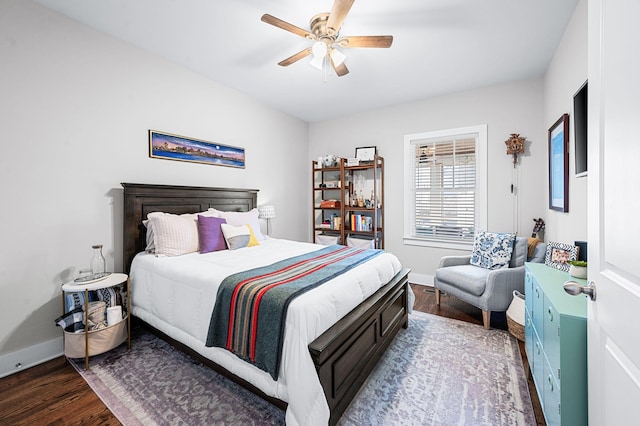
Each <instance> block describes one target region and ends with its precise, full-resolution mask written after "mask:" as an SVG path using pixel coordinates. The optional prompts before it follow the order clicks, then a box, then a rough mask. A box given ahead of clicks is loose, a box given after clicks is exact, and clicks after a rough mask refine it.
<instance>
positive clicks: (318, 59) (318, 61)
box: [309, 56, 325, 71]
mask: <svg viewBox="0 0 640 426" xmlns="http://www.w3.org/2000/svg"><path fill="white" fill-rule="evenodd" d="M324 58H325V57H324V56H314V57H313V59H312V60H311V62H309V65H311V66H312V67H314V68H316V69H318V70H320V71H322V67H323V66H324Z"/></svg>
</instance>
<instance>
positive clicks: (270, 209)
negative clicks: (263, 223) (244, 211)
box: [258, 205, 276, 219]
mask: <svg viewBox="0 0 640 426" xmlns="http://www.w3.org/2000/svg"><path fill="white" fill-rule="evenodd" d="M258 217H259V218H260V219H273V218H274V217H276V208H275V207H274V206H271V205H266V206H260V207H258Z"/></svg>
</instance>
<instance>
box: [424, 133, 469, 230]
mask: <svg viewBox="0 0 640 426" xmlns="http://www.w3.org/2000/svg"><path fill="white" fill-rule="evenodd" d="M413 144H414V161H415V163H414V172H415V176H414V185H415V186H414V188H415V190H414V194H415V200H414V203H415V212H414V214H415V216H414V218H415V222H414V232H415V236H416V237H422V238H428V239H437V240H455V241H461V240H462V241H465V240H469V241H472V240H473V235H474V226H475V220H476V217H475V205H476V200H475V197H476V138H475V137H474V136H472V135H463V136H461V137H457V138H453V139H448V140H447V139H444V140H442V139H440V140H418V141H413Z"/></svg>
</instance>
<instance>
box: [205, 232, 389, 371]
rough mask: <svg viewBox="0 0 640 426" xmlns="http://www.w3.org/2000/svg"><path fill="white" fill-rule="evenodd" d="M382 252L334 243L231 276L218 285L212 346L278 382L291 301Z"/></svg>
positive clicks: (212, 328) (210, 337)
mask: <svg viewBox="0 0 640 426" xmlns="http://www.w3.org/2000/svg"><path fill="white" fill-rule="evenodd" d="M380 253H382V251H381V250H373V249H367V250H363V249H358V248H353V247H345V246H339V245H333V246H328V247H325V248H322V249H320V250H317V251H314V252H311V253H307V254H303V255H300V256H295V257H291V258H289V259H285V260H282V261H280V262H276V263H274V264H272V265H269V266H264V267H261V268H256V269H251V270H249V271H244V272H239V273H237V274H234V275H230V276H228V277H227V278H225V279H224V280H223V281H222V283H221V284H220V288H219V289H218V295H217V297H216V304H215V307H214V309H213V313H212V314H211V322H210V323H209V333H208V335H207V342H206V345H207V346H216V347H221V348H226V349H228V350H229V351H231V352H233V353H234V354H236V355H237V356H238V357H240V358H242V359H243V360H245V361H247V362H249V363H251V364H253V365H255V366H256V367H258V368H260V369H261V370H264V371H266V372H268V373H269V374H271V377H273V379H274V380H277V378H278V372H279V370H280V360H281V358H282V342H283V340H284V325H285V319H286V316H287V308H288V307H289V304H290V303H291V301H292V300H293V299H294V298H295V297H296V296H299V295H301V294H303V293H304V292H307V291H309V290H311V289H312V288H315V287H317V286H319V285H320V284H322V283H324V282H327V281H329V280H330V279H332V278H334V277H336V276H338V275H340V274H342V273H344V272H346V271H348V270H349V269H352V268H353V267H355V266H357V265H359V264H361V263H363V262H365V261H367V260H369V259H371V258H373V257H375V256H377V255H379V254H380Z"/></svg>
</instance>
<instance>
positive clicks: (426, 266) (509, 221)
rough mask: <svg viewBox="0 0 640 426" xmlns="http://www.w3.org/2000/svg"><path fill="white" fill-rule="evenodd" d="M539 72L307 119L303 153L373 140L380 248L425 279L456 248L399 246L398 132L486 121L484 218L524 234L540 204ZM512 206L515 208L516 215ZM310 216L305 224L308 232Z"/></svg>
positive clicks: (543, 162) (349, 149) (540, 212)
mask: <svg viewBox="0 0 640 426" xmlns="http://www.w3.org/2000/svg"><path fill="white" fill-rule="evenodd" d="M542 89H543V85H542V80H541V79H533V80H526V81H519V82H513V83H505V84H502V85H497V86H492V87H486V88H482V89H477V90H472V91H468V92H464V93H458V94H453V95H448V96H443V97H439V98H433V99H427V100H423V101H420V102H415V103H411V104H404V105H399V106H395V107H391V108H385V109H379V110H375V111H369V112H363V113H360V114H356V115H352V116H348V117H342V118H339V119H335V120H328V121H324V122H319V123H311V124H310V125H309V146H310V148H309V155H310V157H309V158H310V159H314V158H317V157H318V156H321V155H324V154H328V153H332V154H336V155H338V156H341V157H353V156H354V151H355V147H357V146H372V145H375V146H377V147H378V153H379V154H380V155H382V156H383V157H384V159H385V188H384V190H385V193H384V196H385V211H384V214H385V222H384V225H385V249H387V250H388V251H391V252H393V253H395V254H396V255H397V256H398V257H399V258H400V260H401V261H402V263H403V265H404V266H405V267H408V268H411V269H412V280H416V281H417V280H421V279H426V280H429V278H430V276H432V275H433V273H434V271H435V269H436V268H437V266H438V262H439V260H440V257H441V256H443V255H445V254H460V252H459V251H452V250H444V249H436V248H428V247H416V246H405V245H404V244H403V241H402V237H403V234H402V233H403V221H404V210H403V206H404V200H403V176H404V175H403V173H404V171H403V145H402V144H403V137H404V135H405V134H411V133H420V132H427V131H434V130H442V129H449V128H457V127H466V126H472V125H478V124H487V127H488V185H489V188H488V206H489V213H488V226H487V229H488V230H491V231H496V232H513V231H517V232H518V234H519V235H525V236H529V235H530V234H531V230H532V228H533V218H534V217H544V216H545V213H546V211H547V204H545V203H544V202H543V201H544V199H545V197H546V187H545V185H546V178H545V176H546V174H547V139H546V138H547V136H546V135H547V133H546V127H545V124H544V120H543V116H542V111H543V97H542V92H543V90H542ZM511 133H519V134H520V135H521V136H523V137H525V138H526V140H527V143H526V152H525V154H524V155H523V156H521V158H520V161H519V164H518V166H517V167H516V169H515V174H514V176H515V177H514V180H515V183H516V184H518V186H519V188H518V196H517V197H514V195H512V194H511V182H512V174H513V173H514V168H513V164H512V157H511V156H508V155H507V154H506V151H507V149H506V145H505V141H506V140H507V139H508V138H509V136H510V134H511ZM516 212H519V214H518V215H517V217H515V218H514V216H516ZM310 232H311V224H309V233H310Z"/></svg>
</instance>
